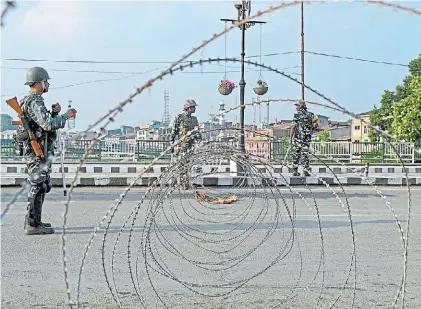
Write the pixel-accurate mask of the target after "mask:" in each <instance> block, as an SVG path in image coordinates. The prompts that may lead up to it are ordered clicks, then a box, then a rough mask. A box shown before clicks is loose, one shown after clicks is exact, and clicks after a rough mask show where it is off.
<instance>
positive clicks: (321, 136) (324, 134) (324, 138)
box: [314, 129, 332, 142]
mask: <svg viewBox="0 0 421 309" xmlns="http://www.w3.org/2000/svg"><path fill="white" fill-rule="evenodd" d="M314 141H315V142H331V141H332V139H331V138H330V131H329V130H327V129H325V130H323V131H320V132H319V133H318V134H317V136H316V137H315V138H314Z"/></svg>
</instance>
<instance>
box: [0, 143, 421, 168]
mask: <svg viewBox="0 0 421 309" xmlns="http://www.w3.org/2000/svg"><path fill="white" fill-rule="evenodd" d="M0 141H1V144H0V156H1V158H2V160H3V161H8V160H22V156H19V154H18V153H17V152H16V147H15V143H14V141H13V140H11V139H1V140H0ZM90 143H91V141H88V140H78V141H65V159H66V160H80V159H81V158H82V156H83V154H84V152H85V149H86V148H87V147H88V145H89V144H90ZM211 143H212V144H214V145H215V147H218V144H220V143H223V144H228V145H231V146H236V142H232V141H229V142H211ZM169 146H170V141H164V140H137V141H136V140H125V141H97V142H95V143H94V145H93V147H92V149H91V150H90V152H89V154H88V156H87V160H88V161H104V162H106V161H108V162H109V161H129V162H143V163H148V162H151V161H152V160H153V159H154V158H156V157H157V156H158V155H159V154H160V153H162V152H163V151H164V150H165V149H166V148H168V147H169ZM414 147H415V148H416V149H419V150H421V143H407V144H403V143H392V144H387V143H383V142H375V143H371V142H359V143H352V142H312V143H311V145H310V148H311V153H312V155H311V156H310V159H311V161H312V162H313V163H316V162H320V161H321V160H322V161H324V162H327V163H333V162H335V160H338V161H340V162H343V163H367V162H368V163H399V162H400V159H399V156H400V157H401V159H402V161H403V162H405V163H421V155H420V154H418V153H417V152H415V151H414ZM288 148H289V144H288V142H284V141H266V142H260V144H259V145H258V146H257V147H256V145H255V146H254V147H251V146H250V144H249V143H248V142H247V141H246V152H247V153H250V154H253V155H257V156H261V157H264V158H266V159H271V160H277V161H284V159H285V156H286V155H287V158H286V161H287V162H289V163H290V162H291V161H292V151H291V149H290V150H288ZM397 153H399V156H398V154H397ZM332 158H334V160H333V159H332ZM163 159H164V160H169V159H170V154H168V155H166V156H164V157H163Z"/></svg>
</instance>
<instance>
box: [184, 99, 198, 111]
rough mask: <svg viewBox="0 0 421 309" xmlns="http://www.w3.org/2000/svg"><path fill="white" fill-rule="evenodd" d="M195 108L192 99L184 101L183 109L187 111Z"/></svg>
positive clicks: (194, 102)
mask: <svg viewBox="0 0 421 309" xmlns="http://www.w3.org/2000/svg"><path fill="white" fill-rule="evenodd" d="M193 106H197V104H196V101H195V100H193V99H188V100H186V101H184V109H187V108H189V107H193Z"/></svg>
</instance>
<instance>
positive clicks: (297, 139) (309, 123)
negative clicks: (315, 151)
mask: <svg viewBox="0 0 421 309" xmlns="http://www.w3.org/2000/svg"><path fill="white" fill-rule="evenodd" d="M295 107H296V110H297V112H296V113H295V114H294V119H293V121H292V127H291V130H290V134H289V137H290V142H291V146H292V151H293V156H292V165H293V166H292V167H293V176H300V174H299V173H298V163H299V161H300V157H301V159H302V164H303V167H304V176H306V177H307V176H310V173H309V171H310V160H309V158H308V154H309V151H310V142H311V135H312V133H313V130H314V129H315V128H316V126H317V119H318V117H317V115H315V114H313V113H311V112H309V111H307V106H306V104H305V103H304V102H297V103H295Z"/></svg>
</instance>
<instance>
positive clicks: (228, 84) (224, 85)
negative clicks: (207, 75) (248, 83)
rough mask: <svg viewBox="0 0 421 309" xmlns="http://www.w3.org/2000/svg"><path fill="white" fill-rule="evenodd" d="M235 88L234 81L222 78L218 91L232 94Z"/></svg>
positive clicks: (223, 93)
mask: <svg viewBox="0 0 421 309" xmlns="http://www.w3.org/2000/svg"><path fill="white" fill-rule="evenodd" d="M234 88H235V84H234V83H233V82H232V81H229V80H227V79H223V80H221V83H220V84H219V87H218V91H219V93H220V94H222V95H229V94H231V92H232V90H233V89H234Z"/></svg>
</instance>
